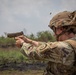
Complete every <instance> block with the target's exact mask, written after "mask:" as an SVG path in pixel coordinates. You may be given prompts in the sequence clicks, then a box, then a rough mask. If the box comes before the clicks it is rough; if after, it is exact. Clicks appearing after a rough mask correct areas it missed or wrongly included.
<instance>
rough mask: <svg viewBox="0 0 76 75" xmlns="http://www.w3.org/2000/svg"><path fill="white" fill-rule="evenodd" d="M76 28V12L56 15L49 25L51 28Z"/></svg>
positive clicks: (64, 12)
mask: <svg viewBox="0 0 76 75" xmlns="http://www.w3.org/2000/svg"><path fill="white" fill-rule="evenodd" d="M70 25H72V26H76V11H74V12H69V11H63V12H60V13H58V14H57V15H55V16H54V17H53V18H52V19H51V20H50V23H49V27H50V28H52V27H53V26H54V27H61V26H70Z"/></svg>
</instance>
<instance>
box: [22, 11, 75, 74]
mask: <svg viewBox="0 0 76 75" xmlns="http://www.w3.org/2000/svg"><path fill="white" fill-rule="evenodd" d="M64 13H65V14H64ZM64 13H62V14H61V15H63V16H60V14H58V15H56V16H55V17H54V18H53V19H52V20H51V21H50V27H51V28H53V27H59V26H64V25H65V26H68V25H69V28H70V25H75V26H76V15H75V13H76V12H75V13H72V14H71V13H68V12H64ZM67 14H68V16H67ZM70 14H71V15H72V16H70ZM59 16H60V17H59ZM57 18H58V19H57ZM68 18H69V19H68ZM72 27H73V26H72ZM67 30H69V29H67ZM75 33H76V28H75ZM62 34H63V33H62ZM60 35H61V34H60ZM60 35H59V36H60ZM59 36H58V37H59ZM21 52H22V53H23V54H24V55H25V56H27V57H29V58H32V59H38V60H48V61H49V62H48V65H47V67H46V70H45V71H44V75H76V73H74V72H76V70H74V68H75V67H76V65H75V61H76V59H75V55H76V37H74V38H71V39H69V40H65V41H62V42H61V41H59V42H47V43H46V42H39V45H38V46H34V45H31V44H29V43H23V46H22V48H21Z"/></svg>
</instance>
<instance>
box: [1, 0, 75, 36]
mask: <svg viewBox="0 0 76 75" xmlns="http://www.w3.org/2000/svg"><path fill="white" fill-rule="evenodd" d="M74 10H76V0H0V36H2V35H4V33H13V32H20V31H23V32H24V34H31V33H33V34H36V33H37V32H40V31H46V30H51V29H50V28H49V27H48V25H49V22H50V20H51V18H52V17H53V16H54V15H55V14H57V13H58V12H62V11H74ZM50 13H52V14H51V15H50Z"/></svg>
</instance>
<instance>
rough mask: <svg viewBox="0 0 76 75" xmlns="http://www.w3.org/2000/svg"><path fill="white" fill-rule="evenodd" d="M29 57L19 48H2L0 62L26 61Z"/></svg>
mask: <svg viewBox="0 0 76 75" xmlns="http://www.w3.org/2000/svg"><path fill="white" fill-rule="evenodd" d="M26 59H27V57H25V56H24V55H23V54H22V53H21V52H20V51H19V50H16V49H14V50H12V49H9V50H3V49H0V64H6V63H10V62H15V63H20V62H25V61H26Z"/></svg>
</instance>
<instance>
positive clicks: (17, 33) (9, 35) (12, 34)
mask: <svg viewBox="0 0 76 75" xmlns="http://www.w3.org/2000/svg"><path fill="white" fill-rule="evenodd" d="M20 35H24V33H23V31H21V32H16V33H7V37H9V38H13V37H14V38H15V37H17V36H20Z"/></svg>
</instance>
